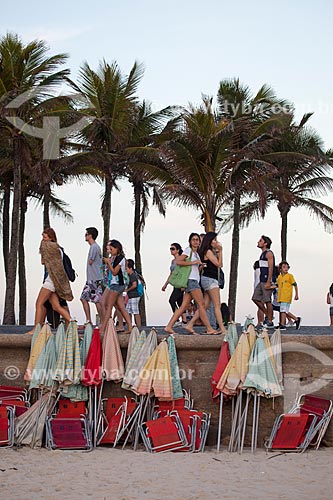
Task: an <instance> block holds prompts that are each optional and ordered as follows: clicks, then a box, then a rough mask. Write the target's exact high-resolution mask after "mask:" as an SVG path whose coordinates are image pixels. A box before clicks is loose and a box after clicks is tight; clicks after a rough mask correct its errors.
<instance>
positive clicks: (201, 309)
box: [191, 288, 216, 335]
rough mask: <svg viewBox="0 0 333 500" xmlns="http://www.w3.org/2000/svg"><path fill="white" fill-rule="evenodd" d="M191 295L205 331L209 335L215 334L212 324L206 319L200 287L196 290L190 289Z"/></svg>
mask: <svg viewBox="0 0 333 500" xmlns="http://www.w3.org/2000/svg"><path fill="white" fill-rule="evenodd" d="M191 295H192V298H193V299H194V300H195V302H196V303H197V306H198V311H199V317H200V319H201V321H202V323H203V324H204V326H205V327H206V329H207V333H208V334H209V335H210V334H216V331H215V330H214V328H212V326H211V324H210V323H209V320H208V316H207V313H206V309H205V302H204V298H203V295H202V291H201V290H200V288H197V289H196V290H192V291H191Z"/></svg>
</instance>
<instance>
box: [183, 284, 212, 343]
mask: <svg viewBox="0 0 333 500" xmlns="http://www.w3.org/2000/svg"><path fill="white" fill-rule="evenodd" d="M204 303H205V309H206V311H207V309H208V308H209V305H210V298H209V295H208V294H207V293H205V294H204ZM199 317H200V312H199V309H197V310H196V311H195V313H194V315H193V317H192V319H191V320H190V321H189V322H188V323H187V325H186V326H185V327H184V328H185V330H187V331H188V332H190V333H193V334H194V333H195V331H194V330H193V327H194V325H195V324H196V322H197V321H198V319H199Z"/></svg>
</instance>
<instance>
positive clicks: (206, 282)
mask: <svg viewBox="0 0 333 500" xmlns="http://www.w3.org/2000/svg"><path fill="white" fill-rule="evenodd" d="M200 284H201V287H202V289H203V290H204V291H205V292H208V290H213V288H218V287H219V284H218V282H217V280H216V279H214V278H209V277H208V276H201V280H200Z"/></svg>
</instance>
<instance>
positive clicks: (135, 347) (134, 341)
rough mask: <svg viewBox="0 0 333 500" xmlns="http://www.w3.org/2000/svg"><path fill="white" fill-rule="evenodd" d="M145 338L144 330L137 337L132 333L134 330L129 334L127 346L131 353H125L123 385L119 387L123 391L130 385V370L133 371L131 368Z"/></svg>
mask: <svg viewBox="0 0 333 500" xmlns="http://www.w3.org/2000/svg"><path fill="white" fill-rule="evenodd" d="M132 334H133V338H132ZM146 338H147V335H146V332H145V331H144V330H142V331H141V333H140V334H139V336H137V332H136V331H134V329H133V330H132V332H131V334H130V338H129V344H128V345H129V348H130V350H131V352H130V353H127V356H126V370H125V375H124V379H123V383H122V385H121V387H122V388H123V389H129V388H130V385H129V383H128V382H129V381H130V379H129V374H130V373H131V370H132V369H133V366H134V364H135V359H136V357H137V356H138V354H139V352H140V351H141V349H142V347H143V345H144V343H145V341H146ZM127 381H128V382H127Z"/></svg>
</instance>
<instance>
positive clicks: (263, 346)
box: [241, 333, 282, 451]
mask: <svg viewBox="0 0 333 500" xmlns="http://www.w3.org/2000/svg"><path fill="white" fill-rule="evenodd" d="M266 335H267V334H266ZM264 337H265V333H264V334H258V337H257V340H256V343H255V345H254V348H253V350H252V353H251V357H250V361H249V370H248V373H247V376H246V378H245V380H244V383H243V389H245V390H246V391H247V393H248V397H247V402H246V407H245V412H244V419H243V420H244V422H243V437H242V440H241V449H242V448H243V443H244V435H245V426H246V419H247V409H248V402H249V394H250V393H251V394H253V396H254V403H253V419H252V442H251V450H252V451H255V449H256V447H257V436H258V425H259V409H260V397H261V396H264V397H266V398H273V397H277V396H281V395H282V388H281V386H280V384H279V382H278V378H277V373H276V369H275V362H274V360H273V359H272V353H271V348H270V345H269V340H268V339H267V338H266V339H265V338H264ZM267 337H268V336H267ZM267 341H268V343H267Z"/></svg>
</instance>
